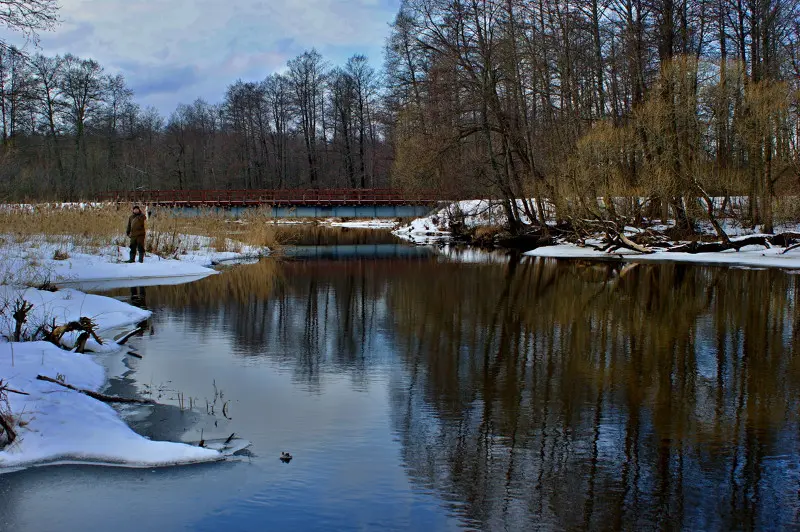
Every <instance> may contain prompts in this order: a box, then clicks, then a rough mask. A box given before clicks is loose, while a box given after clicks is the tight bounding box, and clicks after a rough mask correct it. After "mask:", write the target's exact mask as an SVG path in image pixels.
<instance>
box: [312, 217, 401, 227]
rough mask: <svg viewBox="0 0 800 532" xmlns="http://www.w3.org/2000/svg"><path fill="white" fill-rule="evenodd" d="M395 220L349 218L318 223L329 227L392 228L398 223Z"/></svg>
mask: <svg viewBox="0 0 800 532" xmlns="http://www.w3.org/2000/svg"><path fill="white" fill-rule="evenodd" d="M398 223H399V222H398V221H397V220H386V219H380V218H375V219H372V220H350V221H346V222H341V221H337V220H332V219H328V220H323V221H321V222H320V225H328V226H330V227H347V228H350V229H394V228H395V227H397V225H398Z"/></svg>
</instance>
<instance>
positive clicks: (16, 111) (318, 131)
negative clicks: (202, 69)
mask: <svg viewBox="0 0 800 532" xmlns="http://www.w3.org/2000/svg"><path fill="white" fill-rule="evenodd" d="M287 66H288V68H287V71H286V72H285V73H283V74H271V75H269V76H267V77H266V79H264V80H262V81H257V82H245V81H241V80H239V81H236V82H235V83H233V84H231V85H230V86H229V87H228V89H227V91H226V93H225V95H224V97H223V99H222V102H221V103H219V104H211V103H208V102H206V101H203V100H200V99H198V100H196V101H195V102H194V103H191V104H181V105H179V106H178V108H177V109H176V110H175V111H174V112H173V113H172V114H171V115H170V116H169V118H164V117H162V116H161V115H160V114H159V112H158V110H156V109H154V108H152V107H148V108H142V107H141V106H140V105H138V104H137V103H136V102H135V101H134V94H133V91H132V90H131V89H130V88H129V87H128V86H127V84H126V80H125V79H124V78H123V77H122V76H121V75H119V74H116V75H113V74H108V73H106V72H105V71H104V69H103V67H102V66H101V65H100V64H98V63H97V62H96V61H94V60H91V59H83V58H79V57H75V56H72V55H66V56H63V57H61V56H57V57H47V56H44V55H35V56H32V57H31V56H28V55H24V54H22V53H20V52H19V51H17V50H16V49H14V48H11V47H6V48H2V47H0V119H1V122H2V148H1V149H0V194H3V195H4V196H6V197H7V198H17V199H20V198H60V199H64V198H71V199H78V198H85V197H88V196H91V194H93V193H95V192H98V191H104V190H120V189H121V190H130V189H136V188H154V189H157V188H162V189H164V188H177V189H192V188H219V189H236V188H248V189H252V188H284V187H286V188H291V187H314V188H316V187H354V188H355V187H359V188H365V187H375V186H386V184H387V180H388V165H389V161H390V154H389V150H388V147H387V146H386V143H385V142H384V140H383V139H384V138H385V137H386V135H385V132H384V131H383V126H382V122H381V119H382V114H381V109H380V103H381V102H380V101H379V89H380V86H379V77H378V74H377V73H376V71H375V69H374V68H373V67H372V66H370V64H369V63H368V61H367V58H366V57H364V56H362V55H355V56H353V57H352V58H350V59H349V60H348V61H347V62H346V64H345V65H343V66H340V67H335V68H333V67H331V66H330V65H329V64H328V63H327V62H325V61H324V60H323V58H322V56H321V55H320V54H319V53H318V52H316V51H314V50H312V51H309V52H305V53H303V54H302V55H300V56H298V57H297V58H295V59H292V60H291V61H289V62H288V65H287Z"/></svg>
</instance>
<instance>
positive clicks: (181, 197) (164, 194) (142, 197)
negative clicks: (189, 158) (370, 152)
mask: <svg viewBox="0 0 800 532" xmlns="http://www.w3.org/2000/svg"><path fill="white" fill-rule="evenodd" d="M98 200H100V201H110V202H114V203H142V204H149V205H162V206H172V207H205V206H207V207H251V206H252V207H257V206H261V205H264V206H288V207H291V206H317V207H330V206H338V205H343V206H344V205H346V206H355V205H430V204H435V203H437V202H440V201H443V199H442V198H441V197H439V195H438V194H436V193H433V192H423V193H409V192H402V191H398V190H393V189H320V190H294V189H285V190H266V189H264V190H139V191H115V192H106V193H103V194H100V195H99V196H98Z"/></svg>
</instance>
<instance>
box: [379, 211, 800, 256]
mask: <svg viewBox="0 0 800 532" xmlns="http://www.w3.org/2000/svg"><path fill="white" fill-rule="evenodd" d="M522 221H523V222H524V223H526V224H529V223H530V221H529V220H528V219H527V218H526V217H523V220H522ZM504 223H505V218H504V215H503V212H502V208H501V207H500V206H498V205H497V204H493V203H491V202H489V201H488V200H470V201H461V202H458V203H454V204H451V205H448V206H447V207H445V208H443V209H441V210H440V211H438V212H437V213H434V214H432V215H430V216H427V217H424V218H418V219H415V220H413V221H411V222H410V223H408V224H406V225H404V226H402V227H399V228H398V229H396V230H395V231H393V234H394V235H395V236H397V237H399V238H401V239H403V240H406V241H409V242H412V243H415V244H419V245H431V244H437V245H442V244H445V243H449V242H458V243H462V244H466V245H470V246H474V247H480V248H493V249H498V248H499V249H514V250H516V251H519V252H522V253H523V254H524V255H527V256H533V257H545V258H553V259H583V260H626V261H641V262H665V261H669V262H687V263H701V264H719V265H728V266H741V267H763V268H782V269H800V247H796V246H797V244H798V243H799V242H800V223H797V222H791V221H786V222H784V223H781V224H778V225H777V226H776V227H775V230H774V234H764V233H762V232H760V229H761V228H759V227H755V228H747V227H744V226H742V225H741V224H739V223H736V221H735V220H731V219H723V220H721V222H720V228H721V229H722V230H723V231H724V232H725V235H726V237H727V238H728V239H729V241H725V240H722V242H719V243H717V240H718V239H719V235H718V233H717V231H716V230H715V229H714V228H713V227H712V225H711V224H710V223H706V222H698V223H697V227H696V234H695V235H693V237H692V239H685V240H684V239H674V238H670V236H669V235H670V234H671V233H674V228H675V222H674V221H667V223H665V224H655V223H647V224H646V225H645V226H644V227H631V226H626V227H624V228H622V229H621V230H619V229H617V228H611V229H610V230H607V231H595V232H593V233H591V234H588V235H587V234H579V232H578V231H570V230H569V229H568V228H567V229H565V228H564V227H560V226H558V225H557V224H556V222H555V220H551V221H550V222H548V225H550V231H549V234H547V235H545V234H543V232H541V231H529V232H525V231H523V232H522V233H521V234H518V235H510V234H509V233H508V232H507V231H506V230H504V228H503V224H504ZM776 235H777V236H776ZM726 248H727V249H726Z"/></svg>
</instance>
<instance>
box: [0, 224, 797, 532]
mask: <svg viewBox="0 0 800 532" xmlns="http://www.w3.org/2000/svg"><path fill="white" fill-rule="evenodd" d="M381 238H383V237H381ZM344 244H345V245H344V246H340V247H339V248H337V249H330V248H329V249H324V248H320V247H319V246H309V247H304V248H303V249H301V250H299V251H295V252H293V253H288V255H289V256H290V257H291V258H286V259H284V260H281V261H275V260H265V261H262V262H260V263H258V264H254V265H249V266H242V267H237V268H234V269H231V270H228V271H226V272H224V273H223V274H221V275H218V276H214V277H211V278H208V279H205V280H202V281H199V282H196V283H193V284H190V285H183V286H166V287H149V288H147V289H146V290H145V291H144V292H142V291H140V290H136V291H134V293H133V294H132V293H131V291H127V290H125V291H118V292H115V293H114V294H115V295H116V296H117V297H120V298H123V299H130V298H131V296H132V295H133V296H135V298H134V299H135V300H136V302H137V303H139V304H144V305H146V306H147V307H149V308H151V309H152V310H153V311H154V317H153V319H152V321H151V323H150V325H149V329H148V330H147V332H146V333H145V334H144V335H143V336H141V337H136V338H134V339H132V340H131V342H130V343H131V345H132V346H133V347H134V348H135V349H136V350H137V351H138V352H139V353H141V354H142V355H143V356H144V358H143V359H142V360H137V359H129V362H128V363H129V366H130V369H131V372H130V374H129V375H128V378H127V379H126V380H124V381H119V382H115V383H114V387H117V388H118V389H120V388H125V387H127V388H128V390H127V392H130V393H133V391H134V390H133V389H134V388H135V390H136V391H138V392H139V393H151V394H152V395H153V396H155V397H156V398H158V399H159V400H160V401H161V402H162V403H164V404H166V405H169V406H167V407H160V408H157V409H155V410H145V411H127V412H126V415H127V416H128V419H129V422H131V423H132V424H133V425H134V426H135V428H136V429H137V430H139V431H141V432H143V433H145V434H147V435H150V436H152V437H157V438H169V439H174V440H183V441H197V440H199V439H200V438H201V435H202V437H203V438H207V439H208V438H219V437H227V436H228V435H229V434H231V433H232V432H235V433H236V434H237V435H240V436H242V437H244V438H247V439H248V440H250V441H251V442H252V446H251V448H250V453H251V455H250V456H245V457H242V458H240V459H239V460H237V461H234V462H229V463H223V464H216V465H206V466H200V467H184V468H174V469H165V470H122V469H107V468H99V467H66V466H65V467H53V468H43V469H36V470H28V471H25V472H20V473H15V474H10V475H4V476H0V529H3V530H17V531H25V530H37V531H38V530H115V531H127V530H149V531H156V530H214V531H227V530H268V529H269V530H272V529H274V530H345V529H377V528H383V529H409V528H410V529H415V530H431V529H456V528H473V529H486V530H523V529H545V530H551V529H553V530H572V529H593V530H599V529H629V530H633V529H635V530H642V529H680V528H684V529H694V530H697V529H703V530H724V529H751V528H758V529H786V528H796V527H798V526H800V423H799V422H798V419H799V418H798V413H799V412H798V407H799V406H800V347H799V346H800V342H799V341H800V318H799V317H798V308H797V301H798V297H799V296H800V276H798V275H792V274H787V273H783V272H779V271H753V270H741V269H739V270H737V269H725V268H705V267H698V266H683V265H675V264H664V265H640V266H633V265H627V266H623V265H621V264H591V263H583V262H577V261H571V262H556V261H549V260H523V261H517V260H511V261H507V262H506V263H502V261H496V260H495V261H488V262H487V263H480V261H478V262H475V259H476V257H475V256H474V255H471V254H468V258H469V259H470V260H472V261H473V262H472V263H464V262H460V261H454V260H452V259H448V258H446V257H444V256H442V255H441V254H439V253H434V252H432V251H430V250H423V249H422V248H407V247H404V246H394V244H393V243H392V241H390V240H388V241H383V240H380V241H378V242H367V241H361V240H360V239H354V240H352V241H348V242H345V243H344ZM370 246H372V247H373V248H374V253H372V254H370V253H369V252H368V250H367V248H368V247H370ZM393 246H394V247H393ZM466 257H467V256H465V257H462V258H466ZM497 262H501V263H497ZM181 404H183V408H184V410H183V411H181V410H180V408H179V407H180V405H181ZM190 407H191V410H189V408H190ZM229 418H230V419H229ZM284 450H286V451H290V452H291V453H292V454H293V455H294V457H295V458H294V460H293V461H292V462H291V463H289V464H282V463H281V462H280V461H279V459H278V457H279V455H280V452H281V451H284Z"/></svg>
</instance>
